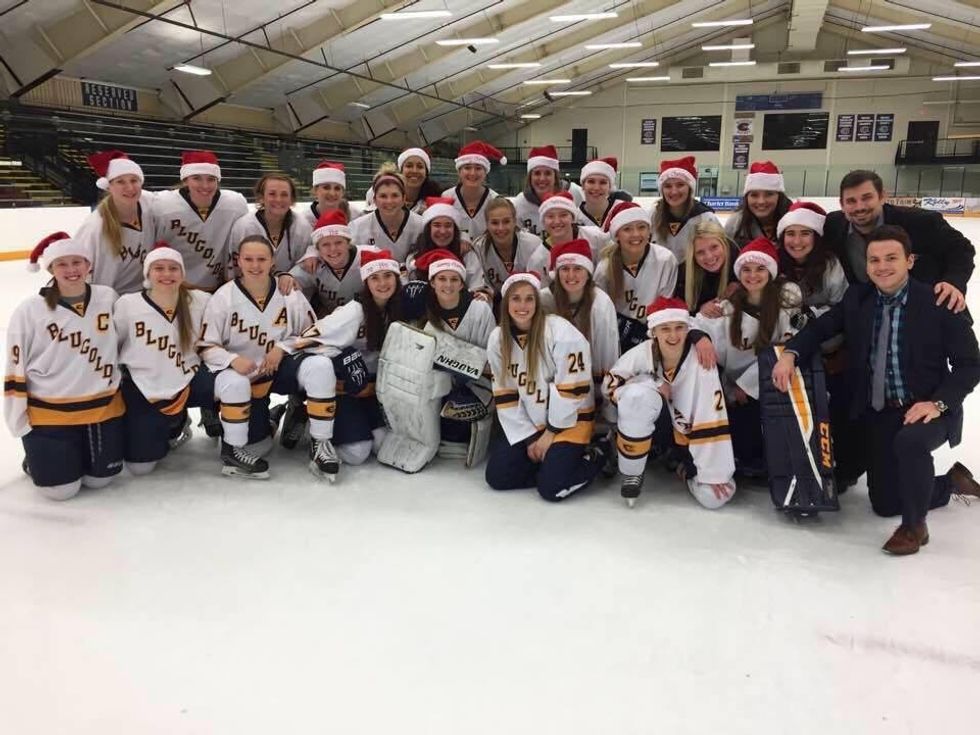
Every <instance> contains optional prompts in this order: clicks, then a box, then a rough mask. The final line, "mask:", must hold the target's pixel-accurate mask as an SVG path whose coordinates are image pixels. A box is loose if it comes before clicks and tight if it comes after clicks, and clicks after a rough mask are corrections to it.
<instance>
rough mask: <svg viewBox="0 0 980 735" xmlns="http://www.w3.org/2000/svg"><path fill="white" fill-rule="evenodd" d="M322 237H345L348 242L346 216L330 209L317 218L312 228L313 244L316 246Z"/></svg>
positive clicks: (348, 230) (337, 210) (348, 231)
mask: <svg viewBox="0 0 980 735" xmlns="http://www.w3.org/2000/svg"><path fill="white" fill-rule="evenodd" d="M324 237H346V238H347V239H348V240H350V239H351V234H350V227H348V226H347V215H345V214H344V213H343V212H341V211H340V210H339V209H331V210H328V211H326V212H324V213H323V214H321V215H320V216H319V217H317V219H316V224H315V225H314V226H313V237H312V239H313V244H314V245H316V244H317V243H318V242H319V241H320V240H321V239H322V238H324Z"/></svg>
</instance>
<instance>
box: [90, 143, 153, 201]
mask: <svg viewBox="0 0 980 735" xmlns="http://www.w3.org/2000/svg"><path fill="white" fill-rule="evenodd" d="M88 165H89V166H91V167H92V170H93V171H95V174H96V176H98V177H99V179H98V181H96V182H95V185H96V186H97V187H99V188H100V189H102V190H103V191H105V190H106V189H108V188H109V182H110V181H112V180H113V179H114V178H116V177H117V176H123V175H125V174H132V175H133V176H135V177H136V178H138V179H139V180H140V184H142V183H143V169H141V168H140V167H139V166H138V165H137V163H136V161H131V160H130V159H129V156H127V155H126V154H125V153H123V152H122V151H115V150H114V151H99V152H98V153H93V154H91V155H90V156H89V157H88Z"/></svg>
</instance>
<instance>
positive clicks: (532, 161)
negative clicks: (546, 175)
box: [527, 156, 559, 173]
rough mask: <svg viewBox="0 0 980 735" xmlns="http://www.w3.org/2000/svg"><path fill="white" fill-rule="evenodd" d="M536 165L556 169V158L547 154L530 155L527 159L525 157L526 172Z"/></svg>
mask: <svg viewBox="0 0 980 735" xmlns="http://www.w3.org/2000/svg"><path fill="white" fill-rule="evenodd" d="M538 167H544V168H551V169H554V170H555V171H557V170H558V168H559V166H558V159H557V158H550V157H549V156H531V157H530V158H529V159H527V170H528V173H530V172H531V171H533V170H534V169H536V168H538Z"/></svg>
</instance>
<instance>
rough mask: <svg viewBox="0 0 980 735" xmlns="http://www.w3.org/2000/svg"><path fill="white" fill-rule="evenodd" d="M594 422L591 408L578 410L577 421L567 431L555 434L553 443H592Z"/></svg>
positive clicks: (560, 430) (562, 430) (593, 412)
mask: <svg viewBox="0 0 980 735" xmlns="http://www.w3.org/2000/svg"><path fill="white" fill-rule="evenodd" d="M594 422H595V411H594V410H593V409H591V408H587V409H580V410H579V412H578V421H576V422H575V425H574V426H570V427H569V428H567V429H559V430H558V431H556V432H555V441H556V442H561V443H564V444H588V443H589V442H590V441H592V429H593V424H594Z"/></svg>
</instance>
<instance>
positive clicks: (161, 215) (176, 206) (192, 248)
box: [153, 151, 248, 292]
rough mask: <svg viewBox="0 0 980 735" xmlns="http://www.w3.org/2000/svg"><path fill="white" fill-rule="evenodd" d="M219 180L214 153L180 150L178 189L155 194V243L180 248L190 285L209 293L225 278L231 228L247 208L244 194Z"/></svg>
mask: <svg viewBox="0 0 980 735" xmlns="http://www.w3.org/2000/svg"><path fill="white" fill-rule="evenodd" d="M220 183H221V167H220V166H218V158H217V156H215V155H214V153H212V152H211V151H184V152H183V153H182V154H181V166H180V188H179V189H175V190H171V191H161V192H158V193H157V194H156V195H155V196H154V198H153V220H154V232H155V233H156V235H155V237H154V238H153V239H154V242H157V241H159V240H165V241H166V242H167V243H169V244H170V246H171V247H172V248H173V249H174V250H176V251H177V252H178V253H180V254H181V256H182V257H183V259H184V268H185V269H186V270H185V273H186V276H187V282H188V285H189V286H191V287H192V288H200V289H203V290H205V291H209V292H214V290H215V289H217V288H218V287H219V286H220V285H221V284H222V283H224V282H225V279H226V277H227V271H228V241H229V239H230V236H231V228H232V227H233V226H234V224H235V222H237V221H238V220H239V219H241V218H242V217H243V216H244V215H245V214H247V213H248V203H247V202H246V201H245V197H243V196H242V195H241V194H239V193H238V192H237V191H230V190H228V189H219V188H218V185H219V184H220Z"/></svg>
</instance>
